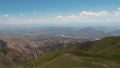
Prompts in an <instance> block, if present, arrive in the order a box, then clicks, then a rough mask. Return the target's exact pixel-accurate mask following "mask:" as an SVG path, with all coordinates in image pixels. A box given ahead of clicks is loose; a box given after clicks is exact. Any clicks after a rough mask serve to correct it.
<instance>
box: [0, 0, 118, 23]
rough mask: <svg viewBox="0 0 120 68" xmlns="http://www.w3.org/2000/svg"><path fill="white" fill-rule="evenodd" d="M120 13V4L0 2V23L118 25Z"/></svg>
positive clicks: (102, 0) (106, 0)
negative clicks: (102, 23) (111, 23)
mask: <svg viewBox="0 0 120 68" xmlns="http://www.w3.org/2000/svg"><path fill="white" fill-rule="evenodd" d="M119 12H120V0H0V23H8V22H9V23H29V22H30V21H32V22H31V23H51V22H52V23H53V22H59V23H61V22H63V23H74V22H76V23H81V22H88V21H90V22H103V21H104V19H107V21H105V22H110V21H111V19H113V20H112V22H120V21H119V19H117V21H116V16H117V18H118V17H119V15H120V14H119ZM97 14H98V15H97ZM91 16H92V18H91ZM96 16H99V17H96ZM85 17H88V18H86V19H85V20H88V21H82V20H81V21H80V19H81V18H85ZM55 18H57V19H55ZM96 19H97V20H96ZM114 19H115V21H114ZM9 20H12V21H9ZM28 20H30V21H28ZM61 20H62V21H61ZM101 20H103V21H101ZM108 20H110V21H108Z"/></svg>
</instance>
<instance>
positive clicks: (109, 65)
mask: <svg viewBox="0 0 120 68" xmlns="http://www.w3.org/2000/svg"><path fill="white" fill-rule="evenodd" d="M17 67H20V68H120V37H109V38H104V39H102V40H98V41H93V42H85V43H79V44H76V45H75V46H74V47H71V48H70V49H66V50H61V51H55V52H50V53H47V54H44V55H42V56H40V57H39V58H37V59H35V60H34V61H31V62H24V63H19V64H16V65H13V66H12V67H11V65H10V66H9V65H8V66H7V67H6V68H17Z"/></svg>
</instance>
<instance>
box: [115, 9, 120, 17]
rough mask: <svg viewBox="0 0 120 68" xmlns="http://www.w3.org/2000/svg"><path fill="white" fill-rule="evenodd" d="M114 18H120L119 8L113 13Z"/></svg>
mask: <svg viewBox="0 0 120 68" xmlns="http://www.w3.org/2000/svg"><path fill="white" fill-rule="evenodd" d="M114 14H115V16H120V8H118V10H117V11H115V12H114Z"/></svg>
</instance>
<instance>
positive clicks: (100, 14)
mask: <svg viewBox="0 0 120 68" xmlns="http://www.w3.org/2000/svg"><path fill="white" fill-rule="evenodd" d="M80 15H85V16H105V15H109V13H108V12H107V11H104V10H103V11H100V12H87V11H82V12H81V13H80Z"/></svg>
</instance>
